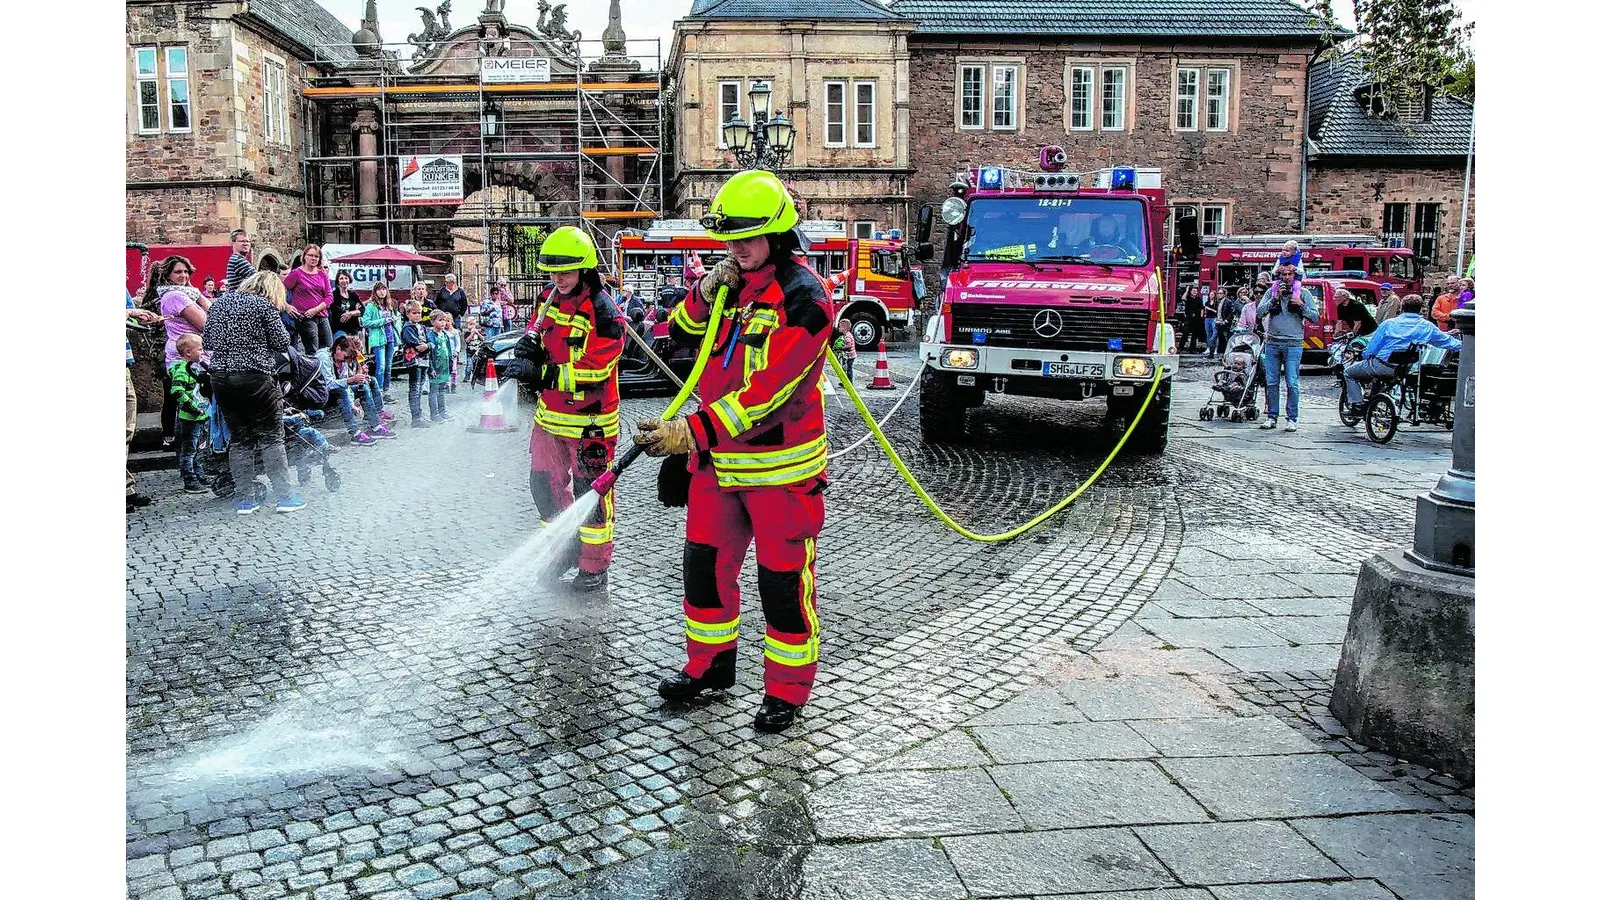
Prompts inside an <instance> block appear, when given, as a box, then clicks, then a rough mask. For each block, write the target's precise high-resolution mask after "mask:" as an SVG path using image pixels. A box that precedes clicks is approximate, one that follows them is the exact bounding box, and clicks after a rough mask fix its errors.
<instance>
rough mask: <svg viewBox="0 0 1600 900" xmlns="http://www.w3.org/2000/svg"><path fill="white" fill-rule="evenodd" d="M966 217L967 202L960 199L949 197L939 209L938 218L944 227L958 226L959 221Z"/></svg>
mask: <svg viewBox="0 0 1600 900" xmlns="http://www.w3.org/2000/svg"><path fill="white" fill-rule="evenodd" d="M966 217H967V202H966V201H965V200H962V199H961V198H960V197H949V198H947V199H946V200H945V201H944V204H943V205H942V206H940V207H939V218H941V219H943V220H944V223H945V224H946V225H960V224H961V220H962V219H965V218H966Z"/></svg>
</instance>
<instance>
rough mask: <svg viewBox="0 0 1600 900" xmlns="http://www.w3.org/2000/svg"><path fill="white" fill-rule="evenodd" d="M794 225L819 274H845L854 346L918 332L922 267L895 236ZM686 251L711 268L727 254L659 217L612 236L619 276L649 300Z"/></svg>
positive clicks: (698, 231) (698, 232)
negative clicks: (891, 333) (895, 332)
mask: <svg viewBox="0 0 1600 900" xmlns="http://www.w3.org/2000/svg"><path fill="white" fill-rule="evenodd" d="M798 228H799V231H800V233H801V235H802V236H804V237H805V238H806V239H807V241H808V242H809V244H810V246H809V247H808V248H807V249H806V256H807V262H809V263H810V264H811V267H812V268H814V269H816V270H817V274H818V275H820V276H822V277H823V278H828V277H829V276H833V275H840V276H842V279H841V281H842V283H841V284H840V286H839V288H838V289H837V290H836V291H835V293H834V298H833V300H834V308H835V309H836V310H837V311H838V325H839V327H840V328H848V329H850V332H851V334H852V335H854V336H855V339H856V344H857V345H858V346H860V347H863V348H874V349H875V348H876V347H877V346H878V342H879V341H881V340H883V339H885V338H886V336H887V332H888V329H890V328H903V329H906V330H908V331H911V332H913V333H914V332H915V331H916V326H917V301H918V300H920V299H921V298H922V294H923V287H922V270H921V268H920V266H918V265H917V264H916V260H915V259H913V258H912V256H911V254H910V252H909V251H908V249H907V247H906V243H905V241H904V240H903V239H902V238H901V235H900V233H899V232H898V231H891V232H875V233H874V235H873V236H872V237H870V238H868V237H849V236H847V235H846V233H845V226H844V223H843V222H836V221H830V220H812V221H806V222H801V223H800V224H799V226H798ZM690 252H697V253H699V255H700V260H701V262H703V263H704V264H705V265H707V266H710V265H711V264H712V263H714V262H715V261H716V260H717V259H719V258H721V256H722V254H723V253H725V252H726V250H725V248H724V247H723V245H722V242H721V241H716V240H712V239H711V238H710V237H709V236H708V235H707V234H706V233H705V229H704V228H703V227H701V225H700V223H699V222H697V221H695V220H693V219H663V220H660V221H657V222H653V223H651V225H650V227H648V228H646V229H645V230H643V231H624V232H621V233H619V234H618V235H617V241H616V260H615V262H616V271H618V272H620V273H621V275H622V286H623V287H628V288H632V289H633V293H634V296H636V297H639V298H641V299H643V300H645V301H647V302H648V301H653V300H654V299H655V298H656V296H657V295H658V294H659V292H660V290H661V288H663V287H665V286H666V284H667V279H668V278H669V277H671V276H674V275H677V276H681V275H683V267H684V264H685V263H686V262H687V260H688V255H689V253H690Z"/></svg>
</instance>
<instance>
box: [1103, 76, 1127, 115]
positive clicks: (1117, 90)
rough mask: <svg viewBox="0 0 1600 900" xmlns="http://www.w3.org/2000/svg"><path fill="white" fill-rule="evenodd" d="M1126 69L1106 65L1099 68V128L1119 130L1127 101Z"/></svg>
mask: <svg viewBox="0 0 1600 900" xmlns="http://www.w3.org/2000/svg"><path fill="white" fill-rule="evenodd" d="M1127 91H1128V70H1127V69H1124V68H1120V67H1117V68H1111V67H1107V68H1105V69H1101V70H1100V130H1101V131H1121V130H1122V123H1123V111H1124V108H1125V104H1126V103H1127V99H1128V98H1127Z"/></svg>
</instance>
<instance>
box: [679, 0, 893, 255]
mask: <svg viewBox="0 0 1600 900" xmlns="http://www.w3.org/2000/svg"><path fill="white" fill-rule="evenodd" d="M911 29H912V23H911V22H910V21H909V20H907V19H905V18H904V17H902V16H900V15H898V14H896V13H895V12H893V11H891V10H888V9H885V8H884V7H882V6H880V5H878V4H876V3H874V2H872V0H798V2H793V3H787V4H778V3H771V2H761V0H695V2H694V5H693V6H692V7H691V8H690V10H689V14H688V15H687V16H686V17H684V18H683V19H680V20H678V21H677V22H675V23H674V24H673V44H672V51H671V53H670V54H669V57H668V64H667V68H668V70H669V71H670V72H671V79H672V84H673V90H674V93H675V97H674V99H675V104H674V105H675V108H676V115H677V120H676V122H675V127H674V132H673V137H674V141H675V150H674V152H675V154H676V168H675V172H674V181H673V187H674V192H675V196H676V201H677V208H678V212H679V214H680V215H684V216H690V217H698V216H700V215H702V214H703V213H705V211H706V209H707V207H708V206H709V204H710V200H711V197H712V195H713V194H715V193H716V189H717V187H718V186H720V185H721V184H722V182H723V181H725V180H727V178H728V176H729V175H730V174H731V173H732V172H734V171H737V169H738V168H739V166H738V163H737V162H736V161H735V158H734V155H733V154H732V153H731V152H730V151H729V150H728V148H727V147H726V145H724V144H723V141H722V125H723V123H724V122H726V121H728V120H729V119H731V118H733V117H734V116H735V115H737V116H740V117H741V118H743V119H745V120H747V121H748V120H749V119H750V118H751V112H750V109H749V107H748V104H749V97H748V94H749V91H750V88H751V87H752V86H753V85H754V84H755V83H756V82H758V81H762V82H766V83H768V84H769V85H770V86H771V90H772V109H773V110H774V111H782V112H783V113H784V114H785V115H786V116H787V117H788V118H789V119H790V120H791V121H792V122H793V123H794V126H795V141H794V151H793V154H792V155H791V156H790V157H789V158H788V159H787V160H786V161H785V162H784V164H783V167H782V169H781V173H780V174H781V175H782V177H783V178H784V180H785V181H786V182H787V183H788V184H789V185H790V186H791V188H792V189H793V190H794V191H795V193H796V195H797V200H798V202H799V203H800V204H801V206H802V214H803V215H804V217H806V218H810V219H838V220H843V221H845V222H847V223H849V227H850V228H851V229H852V233H855V234H861V233H870V232H872V231H874V230H886V229H890V228H905V227H906V225H907V222H908V217H909V206H908V200H909V196H908V192H907V178H908V176H909V175H910V173H911V164H912V147H911V144H912V140H911V136H912V134H913V129H912V122H911V118H910V106H909V104H910V98H911V93H912V91H913V89H914V88H913V85H912V77H911V73H912V65H911V57H910V54H909V49H908V43H907V41H908V38H909V37H910V34H911Z"/></svg>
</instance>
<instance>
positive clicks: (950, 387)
mask: <svg viewBox="0 0 1600 900" xmlns="http://www.w3.org/2000/svg"><path fill="white" fill-rule="evenodd" d="M917 416H918V418H919V419H920V420H921V422H922V439H923V440H924V441H929V442H932V443H943V442H952V441H959V440H961V438H962V437H963V436H965V434H966V431H967V404H966V403H965V402H963V398H962V396H961V395H960V393H959V392H958V391H957V388H956V385H955V380H954V376H951V375H945V374H941V373H939V372H934V371H932V370H929V371H925V372H923V373H922V386H921V389H920V390H919V392H918V394H917Z"/></svg>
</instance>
